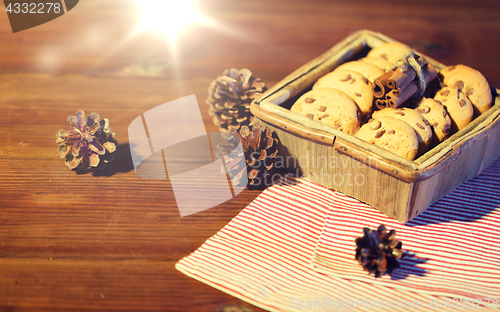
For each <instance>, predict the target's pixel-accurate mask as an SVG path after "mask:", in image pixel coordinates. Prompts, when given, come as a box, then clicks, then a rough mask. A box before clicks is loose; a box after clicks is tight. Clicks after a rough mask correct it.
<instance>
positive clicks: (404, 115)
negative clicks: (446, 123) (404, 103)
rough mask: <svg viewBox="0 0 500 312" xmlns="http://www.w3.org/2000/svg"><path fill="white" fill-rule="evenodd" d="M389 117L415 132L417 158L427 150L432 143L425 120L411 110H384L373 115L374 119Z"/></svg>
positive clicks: (429, 128) (430, 129) (429, 130)
mask: <svg viewBox="0 0 500 312" xmlns="http://www.w3.org/2000/svg"><path fill="white" fill-rule="evenodd" d="M382 116H390V117H394V118H396V119H400V120H403V121H406V122H407V123H408V124H409V125H410V126H411V127H412V128H413V130H415V132H416V134H417V138H418V145H419V146H418V152H417V157H418V156H421V155H423V154H424V153H425V152H427V151H428V150H429V147H430V146H431V141H432V128H431V126H430V124H429V122H427V120H426V119H425V118H424V117H422V115H420V114H419V113H418V112H417V111H416V110H414V109H411V108H385V109H383V110H380V111H376V112H374V113H373V115H372V117H373V118H374V119H377V118H380V117H382Z"/></svg>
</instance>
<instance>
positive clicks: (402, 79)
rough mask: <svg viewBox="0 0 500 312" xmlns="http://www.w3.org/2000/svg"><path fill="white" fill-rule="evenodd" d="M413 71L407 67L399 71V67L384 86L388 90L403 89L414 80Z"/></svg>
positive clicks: (414, 74)
mask: <svg viewBox="0 0 500 312" xmlns="http://www.w3.org/2000/svg"><path fill="white" fill-rule="evenodd" d="M416 75H417V74H416V73H415V70H414V69H413V68H411V67H410V66H408V68H406V70H405V71H401V67H400V68H398V69H396V70H395V71H394V73H393V74H392V75H391V77H389V79H387V82H386V86H387V87H388V88H389V89H404V88H406V86H407V85H408V84H409V83H410V82H412V81H413V79H415V76H416Z"/></svg>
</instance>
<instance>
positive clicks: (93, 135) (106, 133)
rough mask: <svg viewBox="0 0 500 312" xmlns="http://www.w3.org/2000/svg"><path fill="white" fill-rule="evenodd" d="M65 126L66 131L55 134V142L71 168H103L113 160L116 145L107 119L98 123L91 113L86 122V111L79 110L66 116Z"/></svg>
mask: <svg viewBox="0 0 500 312" xmlns="http://www.w3.org/2000/svg"><path fill="white" fill-rule="evenodd" d="M68 124H69V126H70V130H69V131H66V130H64V129H61V130H59V132H57V133H56V136H57V139H56V143H58V144H59V148H58V149H57V151H58V152H59V155H60V156H61V158H65V159H66V165H67V166H68V167H69V168H70V169H75V170H77V171H80V172H86V171H91V170H93V169H94V168H97V169H104V167H105V166H106V163H108V162H110V161H113V159H114V157H113V155H112V153H113V152H114V151H115V150H116V145H118V143H117V142H116V141H115V140H114V136H115V134H114V133H113V132H111V129H109V121H108V119H107V118H106V119H103V120H100V117H99V115H98V114H96V113H92V114H90V115H89V116H88V119H87V120H86V121H85V112H83V111H82V110H80V111H78V112H77V113H76V116H69V117H68Z"/></svg>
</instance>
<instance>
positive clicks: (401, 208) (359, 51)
mask: <svg viewBox="0 0 500 312" xmlns="http://www.w3.org/2000/svg"><path fill="white" fill-rule="evenodd" d="M388 41H394V40H392V39H390V38H388V37H386V36H384V35H382V34H379V33H375V32H371V31H367V30H362V31H358V32H356V33H355V34H353V35H351V36H349V37H348V38H346V39H344V40H343V41H341V42H340V43H338V44H337V45H335V46H334V47H333V48H331V49H330V50H328V51H327V52H326V53H324V54H323V55H321V56H319V57H317V58H315V59H314V60H312V61H310V62H309V63H307V64H305V65H304V66H302V67H300V68H299V69H297V70H296V71H294V72H293V73H292V74H290V75H289V76H287V77H286V78H284V79H283V80H281V81H280V82H279V83H278V84H277V85H275V86H274V87H272V88H271V89H269V90H268V91H267V92H266V93H264V94H263V96H262V97H261V98H260V99H259V100H257V101H255V102H253V103H252V105H251V112H252V113H253V114H254V115H255V117H256V118H257V120H259V121H260V122H261V124H262V125H263V127H269V128H270V129H271V131H274V132H275V133H276V135H277V137H278V138H279V142H280V144H279V152H278V157H277V160H276V165H277V166H282V167H285V168H287V169H288V170H290V171H292V172H294V173H296V174H299V175H303V176H304V177H306V178H309V179H310V180H312V181H313V182H316V183H319V184H321V185H324V186H326V187H328V188H331V189H335V190H337V191H340V192H342V193H344V194H347V195H350V196H352V197H354V198H357V199H358V200H360V201H362V202H365V203H367V204H369V205H371V206H373V207H375V208H377V209H378V210H380V211H381V212H383V213H385V214H386V215H388V216H390V217H392V218H394V219H396V220H398V221H401V222H406V221H409V220H411V219H413V218H414V217H416V216H418V215H419V214H421V213H423V212H424V211H425V210H426V209H427V208H428V207H429V206H430V205H431V204H433V203H434V202H436V201H437V200H439V199H441V198H442V197H443V196H445V195H446V194H448V193H450V192H451V191H453V190H454V189H455V188H456V187H457V186H459V185H460V184H461V183H463V182H464V181H466V180H468V179H470V178H473V177H475V176H477V175H478V174H479V173H480V172H481V171H482V170H483V169H484V168H486V167H488V166H489V165H490V164H492V163H493V162H494V161H495V159H496V158H497V157H498V156H499V155H500V120H499V119H500V118H499V115H500V100H499V97H498V96H497V94H498V90H494V89H492V92H493V94H494V103H493V106H492V107H491V108H490V109H489V110H488V111H486V112H485V113H483V114H482V115H481V116H479V117H477V118H476V119H474V120H473V121H472V122H471V123H470V124H469V125H468V126H467V127H466V128H464V129H462V130H461V131H459V132H458V133H455V134H454V135H452V136H451V137H449V138H448V139H447V140H445V141H444V142H442V143H441V144H439V145H438V146H436V147H434V148H433V149H432V150H430V151H428V152H427V153H425V154H424V155H422V156H421V157H420V158H418V159H416V160H414V161H410V160H407V159H405V158H402V157H400V156H397V155H395V154H393V153H390V152H388V151H386V150H384V149H382V148H380V147H378V146H375V145H373V144H370V143H367V142H365V141H363V140H360V139H358V138H357V137H354V136H352V135H349V134H347V133H344V132H341V131H339V130H336V129H334V128H331V127H329V126H326V125H324V124H321V123H319V122H317V121H313V120H311V119H309V118H306V117H304V116H301V115H299V114H297V113H293V112H291V111H290V110H289V108H290V107H291V105H292V104H293V103H294V102H295V100H296V99H297V98H298V97H299V96H300V95H301V94H303V93H304V92H306V91H309V90H310V89H311V87H312V85H313V84H314V82H315V81H316V80H317V79H318V78H320V77H321V76H323V75H325V74H326V73H328V72H330V71H332V70H333V69H334V68H336V67H337V66H339V65H340V64H342V63H344V62H346V61H350V60H353V59H357V58H360V57H362V56H364V55H366V53H367V52H368V51H369V49H371V48H373V47H376V46H378V45H380V44H382V43H384V42H388ZM426 58H427V60H428V61H429V62H431V63H432V64H433V65H434V66H436V68H437V69H438V70H439V69H441V68H443V67H444V65H443V64H440V63H438V62H436V61H435V60H432V59H430V58H428V57H426Z"/></svg>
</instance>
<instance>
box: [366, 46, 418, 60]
mask: <svg viewBox="0 0 500 312" xmlns="http://www.w3.org/2000/svg"><path fill="white" fill-rule="evenodd" d="M410 52H411V48H410V47H409V46H407V45H406V44H403V43H400V42H386V43H383V44H381V45H379V46H378V47H375V48H373V49H371V50H370V52H368V55H367V56H366V57H367V58H375V59H376V58H382V59H384V60H386V61H389V62H390V63H392V64H396V63H397V62H398V61H399V60H400V59H402V58H403V57H404V56H405V54H407V53H410Z"/></svg>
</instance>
